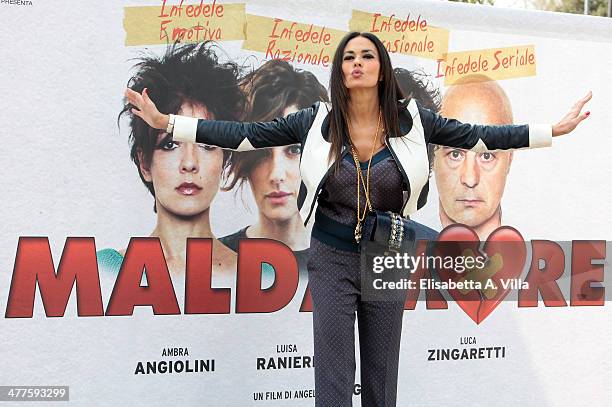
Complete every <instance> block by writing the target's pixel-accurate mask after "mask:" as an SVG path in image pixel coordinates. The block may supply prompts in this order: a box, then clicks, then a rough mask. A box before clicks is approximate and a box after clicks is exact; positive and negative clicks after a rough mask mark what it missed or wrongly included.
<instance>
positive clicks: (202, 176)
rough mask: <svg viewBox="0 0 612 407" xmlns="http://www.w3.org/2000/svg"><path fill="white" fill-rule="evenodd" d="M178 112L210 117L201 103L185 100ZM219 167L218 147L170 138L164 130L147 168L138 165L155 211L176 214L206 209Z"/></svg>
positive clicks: (219, 155) (185, 114)
mask: <svg viewBox="0 0 612 407" xmlns="http://www.w3.org/2000/svg"><path fill="white" fill-rule="evenodd" d="M178 114H180V115H183V116H191V117H199V118H210V114H209V112H208V111H207V110H206V108H205V107H204V106H202V105H197V104H196V105H194V104H190V103H187V102H185V103H183V105H182V106H181V109H180V110H179V111H178ZM140 162H141V163H142V162H143V161H142V159H141V160H140ZM222 170H223V151H222V150H221V149H220V148H217V147H212V146H207V145H204V144H192V143H184V142H180V141H172V136H170V135H168V134H166V133H162V134H160V135H159V136H158V138H157V145H156V148H155V150H154V152H153V156H152V158H151V163H150V166H149V168H143V166H142V164H141V172H142V174H143V177H144V178H145V179H146V180H147V181H149V182H152V183H153V187H154V188H155V201H156V207H157V212H158V213H161V212H169V213H171V214H174V215H176V216H180V217H190V216H195V215H199V214H201V213H202V212H204V211H207V210H208V208H209V207H210V204H211V202H212V200H213V198H214V197H215V195H216V194H217V191H218V190H219V182H220V179H221V173H222Z"/></svg>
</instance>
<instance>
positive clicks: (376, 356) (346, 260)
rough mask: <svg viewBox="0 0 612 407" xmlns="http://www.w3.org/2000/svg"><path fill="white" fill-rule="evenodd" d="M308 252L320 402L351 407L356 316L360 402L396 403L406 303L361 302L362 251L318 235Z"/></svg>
mask: <svg viewBox="0 0 612 407" xmlns="http://www.w3.org/2000/svg"><path fill="white" fill-rule="evenodd" d="M309 255H310V256H309V260H308V281H309V285H310V290H311V294H312V303H313V330H314V371H315V405H316V406H317V407H345V406H352V397H353V390H354V383H355V315H357V323H358V328H359V330H358V331H359V353H360V357H361V363H360V366H361V405H362V406H363V407H393V406H395V405H396V396H397V371H398V364H399V348H400V337H401V330H402V316H403V312H404V302H403V301H401V302H400V301H373V302H366V301H362V300H361V274H360V255H359V253H352V252H348V251H343V250H340V249H336V248H334V247H331V246H329V245H326V244H324V243H322V242H320V241H318V240H317V239H315V238H313V239H312V241H311V245H310V253H309Z"/></svg>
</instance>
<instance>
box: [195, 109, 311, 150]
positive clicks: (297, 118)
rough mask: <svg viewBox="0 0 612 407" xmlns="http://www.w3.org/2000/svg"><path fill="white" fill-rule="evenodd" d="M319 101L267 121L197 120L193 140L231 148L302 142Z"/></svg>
mask: <svg viewBox="0 0 612 407" xmlns="http://www.w3.org/2000/svg"><path fill="white" fill-rule="evenodd" d="M319 105H320V103H319V102H316V103H315V104H314V105H312V106H310V107H308V108H305V109H301V110H298V111H297V112H295V113H291V114H289V115H287V116H286V117H282V118H277V119H274V120H272V121H270V122H253V123H247V122H233V121H223V120H204V119H200V120H198V126H197V132H196V138H195V141H196V142H197V143H203V144H210V145H215V146H218V147H221V148H226V149H231V150H239V151H246V150H253V149H257V148H265V147H276V146H286V145H290V144H297V143H302V142H303V140H304V139H305V138H306V135H307V134H308V131H309V130H310V127H311V126H312V123H313V122H314V119H315V116H316V115H317V111H318V109H319Z"/></svg>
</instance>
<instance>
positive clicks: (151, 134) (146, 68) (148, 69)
mask: <svg viewBox="0 0 612 407" xmlns="http://www.w3.org/2000/svg"><path fill="white" fill-rule="evenodd" d="M138 61H139V62H138V63H137V64H136V65H134V68H135V69H136V73H135V74H134V76H132V77H131V78H130V79H129V81H128V87H129V88H130V89H133V90H135V91H136V92H142V90H143V89H144V88H147V89H148V91H149V96H150V97H151V100H153V102H155V105H156V106H157V108H158V109H159V111H161V112H166V113H173V114H176V113H177V112H178V111H179V109H180V108H181V105H182V104H183V103H185V102H187V103H191V104H197V105H202V106H205V107H206V109H207V110H208V111H209V112H210V113H211V115H212V116H213V117H214V118H215V119H218V120H239V119H240V118H241V117H242V115H243V113H244V104H245V100H244V95H243V93H242V91H241V89H240V87H239V86H238V77H239V76H240V68H239V67H238V65H236V64H234V63H232V62H226V63H219V61H218V58H217V55H216V53H215V50H214V49H213V44H212V43H210V42H205V43H201V44H188V45H178V44H174V45H170V46H168V48H167V49H166V52H165V54H164V55H163V56H161V57H157V56H154V55H148V56H144V57H142V58H139V59H138ZM132 107H133V106H132V105H131V104H129V102H128V101H127V99H125V100H124V106H123V109H122V110H121V112H120V113H119V117H118V119H117V120H118V121H119V120H120V119H121V117H122V116H127V117H128V118H129V126H130V146H131V151H130V156H131V157H132V161H134V164H136V167H137V168H138V174H139V175H140V179H141V180H142V182H143V183H144V184H145V185H146V187H147V188H148V189H149V192H151V194H152V195H153V196H155V190H154V188H153V183H152V182H148V181H146V180H145V179H144V177H143V176H142V173H141V172H140V164H141V163H140V158H139V156H138V152H139V151H141V152H142V158H143V161H144V162H143V163H142V164H144V166H145V167H147V166H149V165H150V164H151V158H152V157H153V152H154V151H155V146H156V143H157V137H158V135H159V134H160V133H162V132H163V131H162V130H157V129H153V128H152V127H150V126H149V125H148V124H147V123H145V122H144V120H142V119H141V118H140V117H138V116H136V115H134V114H132V112H131V108H132ZM223 157H224V164H225V163H226V162H227V159H228V158H229V152H225V151H224V156H223Z"/></svg>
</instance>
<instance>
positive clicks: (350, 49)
mask: <svg viewBox="0 0 612 407" xmlns="http://www.w3.org/2000/svg"><path fill="white" fill-rule="evenodd" d="M342 74H343V76H344V86H346V87H347V89H356V88H372V87H374V86H377V85H378V82H379V81H380V79H381V78H380V57H379V55H378V51H377V50H376V45H374V43H373V42H372V41H370V40H369V39H367V38H365V37H361V36H359V37H355V38H353V39H352V40H350V41H349V42H348V43H347V44H346V47H345V48H344V52H343V55H342Z"/></svg>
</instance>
